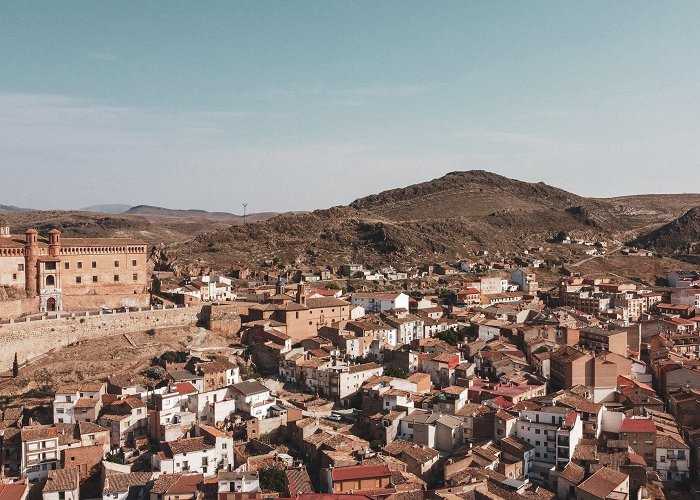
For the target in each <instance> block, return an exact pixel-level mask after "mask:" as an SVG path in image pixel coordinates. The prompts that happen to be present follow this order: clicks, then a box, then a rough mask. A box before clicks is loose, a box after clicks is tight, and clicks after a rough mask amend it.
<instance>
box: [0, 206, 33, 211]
mask: <svg viewBox="0 0 700 500" xmlns="http://www.w3.org/2000/svg"><path fill="white" fill-rule="evenodd" d="M24 210H29V209H28V208H19V207H15V206H13V205H0V212H22V211H24Z"/></svg>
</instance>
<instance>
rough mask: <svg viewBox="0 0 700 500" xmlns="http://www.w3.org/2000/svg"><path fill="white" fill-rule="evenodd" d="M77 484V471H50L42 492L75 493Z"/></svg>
mask: <svg viewBox="0 0 700 500" xmlns="http://www.w3.org/2000/svg"><path fill="white" fill-rule="evenodd" d="M78 484H79V480H78V469H75V468H71V469H56V470H50V471H49V477H48V478H47V480H46V484H45V485H44V488H43V489H42V492H43V493H51V492H57V491H75V490H77V489H78Z"/></svg>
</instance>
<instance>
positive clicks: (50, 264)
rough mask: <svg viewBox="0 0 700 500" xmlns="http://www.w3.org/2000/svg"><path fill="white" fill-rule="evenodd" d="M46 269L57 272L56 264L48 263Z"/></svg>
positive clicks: (45, 265)
mask: <svg viewBox="0 0 700 500" xmlns="http://www.w3.org/2000/svg"><path fill="white" fill-rule="evenodd" d="M44 269H47V270H48V271H55V270H56V263H55V262H46V263H45V264H44Z"/></svg>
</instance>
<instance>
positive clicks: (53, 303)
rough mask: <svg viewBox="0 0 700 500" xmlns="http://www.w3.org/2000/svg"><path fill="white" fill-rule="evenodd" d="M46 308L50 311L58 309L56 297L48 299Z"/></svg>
mask: <svg viewBox="0 0 700 500" xmlns="http://www.w3.org/2000/svg"><path fill="white" fill-rule="evenodd" d="M46 310H47V311H49V312H50V311H55V310H56V299H54V298H53V297H50V298H49V299H48V300H47V301H46Z"/></svg>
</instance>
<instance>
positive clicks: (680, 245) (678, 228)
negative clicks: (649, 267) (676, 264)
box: [632, 206, 700, 255]
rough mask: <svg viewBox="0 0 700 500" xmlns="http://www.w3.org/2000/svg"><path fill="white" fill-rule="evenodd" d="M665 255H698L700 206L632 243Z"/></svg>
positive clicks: (699, 244) (699, 249)
mask: <svg viewBox="0 0 700 500" xmlns="http://www.w3.org/2000/svg"><path fill="white" fill-rule="evenodd" d="M632 243H633V244H634V245H637V246H640V247H645V248H647V247H648V248H651V249H653V250H656V251H658V252H661V253H665V254H675V255H694V254H700V206H697V207H694V208H691V209H690V210H688V211H687V212H686V213H684V214H683V215H681V216H680V217H678V218H677V219H675V220H673V221H671V222H669V223H668V224H664V225H663V226H661V227H659V228H658V229H655V230H654V231H651V232H649V233H646V234H644V235H642V236H640V237H639V238H637V239H635V240H634V241H633V242H632Z"/></svg>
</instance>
